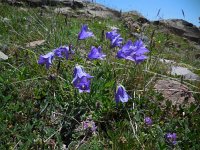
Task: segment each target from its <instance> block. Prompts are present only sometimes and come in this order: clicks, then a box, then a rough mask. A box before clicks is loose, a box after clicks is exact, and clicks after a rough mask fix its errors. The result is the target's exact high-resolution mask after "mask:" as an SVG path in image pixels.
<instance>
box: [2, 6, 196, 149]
mask: <svg viewBox="0 0 200 150" xmlns="http://www.w3.org/2000/svg"><path fill="white" fill-rule="evenodd" d="M26 9H27V10H26ZM41 11H43V13H42V14H41ZM0 12H2V13H1V16H0V17H1V21H0V46H1V47H4V46H5V45H6V46H7V49H6V50H5V53H6V54H8V55H9V59H8V60H5V61H0V70H1V74H0V112H1V113H0V139H1V141H0V149H2V150H3V149H62V147H63V144H66V145H69V149H83V150H84V149H95V150H98V149H99V150H100V149H119V150H121V149H124V150H129V149H149V150H150V149H199V141H200V138H199V137H200V132H199V131H200V128H199V123H200V118H199V110H200V109H199V101H198V100H199V98H200V95H199V94H195V95H194V96H195V98H196V99H197V101H196V104H193V105H191V106H189V107H184V106H180V108H179V109H178V110H177V109H176V108H175V107H174V106H172V105H171V103H168V104H167V105H166V106H165V107H163V106H162V105H161V103H162V102H163V100H164V98H163V97H162V95H160V94H159V93H157V92H155V91H154V90H153V89H152V88H153V83H154V80H152V79H153V78H154V77H155V76H154V74H151V73H149V72H150V71H151V72H153V73H160V74H164V75H166V71H165V70H164V71H162V70H160V69H162V68H163V66H162V65H161V64H159V63H158V62H157V61H156V60H155V59H153V56H154V57H155V56H158V55H160V54H159V53H160V52H161V50H160V49H163V47H165V44H166V42H168V41H166V40H165V39H166V36H167V35H163V34H161V33H158V34H156V36H155V39H154V40H155V45H154V46H152V47H151V48H152V49H151V55H152V59H150V58H151V57H150V58H149V59H148V60H147V61H146V62H144V63H142V64H139V65H136V64H134V63H133V62H130V61H125V60H117V59H116V58H115V55H116V52H117V50H118V49H111V48H110V47H109V42H108V41H107V40H105V39H104V38H105V37H104V36H103V37H102V31H104V32H107V31H110V30H111V29H110V28H109V26H116V27H118V28H119V29H120V31H119V32H120V34H121V36H122V37H125V38H127V37H128V39H131V40H133V41H134V40H135V39H134V38H132V37H130V36H129V35H130V33H129V30H128V29H127V28H125V27H124V24H123V23H122V22H120V21H116V20H112V19H97V18H96V19H92V18H89V19H88V18H66V17H65V16H62V15H60V14H55V13H54V12H53V11H51V10H50V9H49V10H41V9H40V8H25V9H22V8H19V7H14V6H9V5H6V4H1V5H0ZM82 24H88V26H89V27H90V30H91V31H93V32H94V34H95V38H90V39H87V40H85V41H78V42H77V34H78V32H79V30H80V27H81V25H82ZM152 30H153V28H151V27H149V29H148V30H147V33H146V34H147V35H148V36H149V33H150V32H151V31H152ZM170 36H171V35H170ZM172 36H173V35H172ZM128 39H127V40H128ZM170 39H171V38H170ZM36 40H45V43H44V44H43V45H40V46H37V47H35V48H30V47H26V44H27V43H29V42H32V41H36ZM151 40H153V39H151ZM173 40H175V39H173ZM158 41H160V42H158ZM177 42H179V41H177ZM69 44H72V45H73V50H74V51H75V55H74V57H73V59H71V60H65V59H61V60H59V59H57V58H56V60H55V61H54V62H53V65H52V66H51V67H50V69H49V70H47V69H46V68H45V66H41V65H38V63H37V61H38V58H39V56H40V55H42V54H46V53H47V52H50V51H52V50H53V49H55V48H57V47H59V46H61V45H69ZM92 45H94V46H99V45H101V46H102V48H103V52H104V53H106V55H107V57H106V60H104V61H89V60H86V55H87V53H88V52H89V50H90V46H92ZM181 45H182V46H183V47H185V46H187V45H186V44H181ZM163 53H164V52H163ZM161 55H164V56H166V55H167V54H161ZM168 56H169V57H170V54H169V55H168ZM183 61H184V59H183ZM76 64H79V65H82V66H84V68H85V70H86V72H88V73H90V75H92V76H94V78H93V79H92V80H91V81H92V83H91V92H90V93H89V94H87V93H82V94H80V93H78V91H77V89H75V88H74V87H73V85H72V83H71V82H72V80H73V69H74V66H75V65H76ZM147 71H149V72H147ZM116 83H121V84H123V85H124V86H125V87H126V89H127V91H128V93H129V95H130V96H131V97H132V99H131V100H129V101H128V102H127V103H126V104H121V103H120V104H119V105H118V106H116V103H115V101H114V92H115V89H116ZM191 84H192V85H195V86H197V85H196V83H193V82H191ZM197 84H198V83H197ZM197 92H199V91H197ZM146 116H150V117H151V118H152V120H153V125H151V126H147V125H146V124H145V123H144V118H145V117H146ZM88 118H90V119H91V120H94V122H95V124H96V126H97V132H96V133H95V134H91V133H90V132H87V131H82V130H80V129H81V128H82V122H83V121H85V120H87V119H88ZM168 132H175V133H177V137H178V138H177V144H176V145H174V146H173V145H170V144H168V143H166V140H165V138H164V136H165V134H166V133H168Z"/></svg>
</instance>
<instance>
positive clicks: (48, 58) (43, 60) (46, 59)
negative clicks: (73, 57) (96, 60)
mask: <svg viewBox="0 0 200 150" xmlns="http://www.w3.org/2000/svg"><path fill="white" fill-rule="evenodd" d="M53 58H54V53H53V52H49V53H47V54H46V55H40V58H39V60H38V64H46V68H47V69H49V67H50V65H52V61H53Z"/></svg>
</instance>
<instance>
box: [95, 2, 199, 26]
mask: <svg viewBox="0 0 200 150" xmlns="http://www.w3.org/2000/svg"><path fill="white" fill-rule="evenodd" d="M93 1H94V2H96V3H100V4H103V5H105V6H108V7H111V8H114V9H117V10H122V11H123V12H125V11H131V10H136V11H138V12H140V13H141V14H142V15H143V16H144V17H146V18H147V19H149V20H158V19H159V17H161V18H162V19H184V20H186V21H188V22H191V23H193V24H194V25H196V26H200V23H199V22H200V20H199V17H200V0H93ZM159 9H160V13H159V17H157V13H158V11H159ZM182 10H183V11H184V14H185V18H184V17H183V13H182Z"/></svg>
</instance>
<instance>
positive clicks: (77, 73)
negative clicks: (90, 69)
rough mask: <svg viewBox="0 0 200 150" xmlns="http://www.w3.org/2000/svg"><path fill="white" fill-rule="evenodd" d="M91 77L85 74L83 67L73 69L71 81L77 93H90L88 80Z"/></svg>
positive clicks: (78, 66)
mask: <svg viewBox="0 0 200 150" xmlns="http://www.w3.org/2000/svg"><path fill="white" fill-rule="evenodd" d="M91 78H93V76H91V75H89V74H87V73H86V72H85V71H84V69H83V67H82V66H80V65H76V67H75V69H74V79H73V81H72V83H73V85H74V87H75V88H77V89H79V92H80V93H82V92H88V93H89V92H90V79H91Z"/></svg>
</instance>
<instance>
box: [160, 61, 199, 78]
mask: <svg viewBox="0 0 200 150" xmlns="http://www.w3.org/2000/svg"><path fill="white" fill-rule="evenodd" d="M159 61H160V62H162V63H164V64H166V65H168V67H169V73H170V74H171V75H179V76H183V78H184V79H186V80H200V77H199V76H198V75H197V74H195V73H193V72H192V71H190V70H189V69H188V68H186V67H181V66H178V64H177V63H176V62H175V61H173V60H168V59H162V58H160V59H159Z"/></svg>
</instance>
